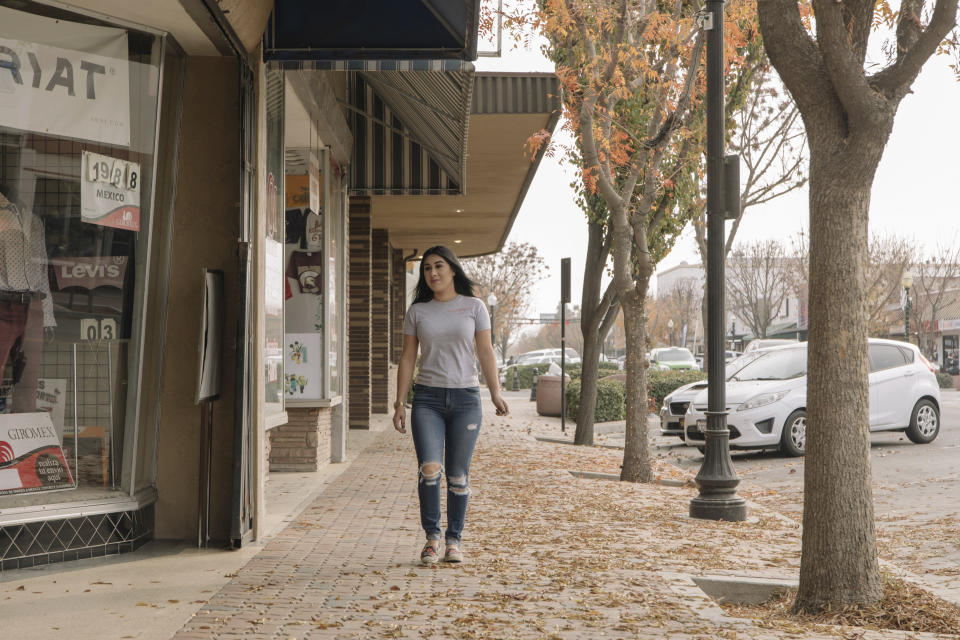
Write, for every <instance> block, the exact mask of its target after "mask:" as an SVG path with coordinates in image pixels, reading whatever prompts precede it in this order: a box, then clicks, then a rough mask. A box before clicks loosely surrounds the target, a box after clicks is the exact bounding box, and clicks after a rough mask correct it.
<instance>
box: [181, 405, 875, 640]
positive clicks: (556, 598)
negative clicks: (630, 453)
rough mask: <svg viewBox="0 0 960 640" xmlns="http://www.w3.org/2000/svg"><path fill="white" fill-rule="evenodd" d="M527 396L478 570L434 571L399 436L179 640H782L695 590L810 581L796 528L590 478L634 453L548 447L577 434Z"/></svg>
mask: <svg viewBox="0 0 960 640" xmlns="http://www.w3.org/2000/svg"><path fill="white" fill-rule="evenodd" d="M510 395H511V396H513V397H510V398H508V401H509V402H510V404H511V411H512V416H510V417H507V418H490V417H487V418H485V423H484V427H483V430H484V431H483V433H482V435H481V438H480V444H479V446H478V449H477V453H476V456H475V458H474V463H473V467H472V469H471V487H472V491H473V495H472V498H471V507H470V513H469V514H468V523H467V530H466V531H465V537H464V552H465V554H466V562H465V563H464V564H463V565H461V566H456V565H440V566H437V567H433V568H430V567H422V566H420V565H419V564H418V562H417V561H416V559H417V555H418V553H419V550H420V546H421V545H422V533H421V532H420V531H419V524H418V515H417V497H416V461H415V458H414V455H413V447H412V445H411V442H410V439H409V436H400V435H398V434H396V433H394V432H392V431H384V432H383V433H382V434H381V435H380V436H379V437H378V438H377V439H376V441H375V442H374V443H373V444H372V445H371V446H370V447H369V448H368V449H367V450H366V451H365V452H364V453H363V454H362V455H361V456H360V457H359V458H358V460H357V461H356V462H355V463H354V464H353V465H351V467H350V468H349V469H348V470H347V471H346V472H345V473H344V474H343V475H341V476H340V477H339V478H338V479H337V480H336V481H335V482H334V483H332V484H331V486H330V487H329V488H328V489H327V490H326V491H325V492H324V493H323V494H322V495H320V496H319V497H318V498H317V499H316V500H315V501H314V502H313V504H312V505H311V506H310V507H309V508H308V509H307V510H306V511H304V513H303V514H302V515H301V516H300V517H299V518H298V519H297V520H296V521H295V522H293V523H292V524H291V525H290V526H288V527H287V528H286V529H285V530H284V531H283V532H282V533H281V534H280V535H278V536H277V538H275V539H274V540H273V541H271V542H270V543H269V544H268V545H267V547H266V548H265V549H264V551H263V552H261V553H260V554H258V555H257V557H256V558H254V559H253V560H252V561H251V562H250V563H249V564H247V565H246V566H245V567H244V568H243V569H241V570H240V571H239V572H238V575H237V576H236V578H234V579H233V580H232V581H231V582H230V583H229V584H228V585H226V586H225V587H224V588H223V589H221V590H220V591H219V592H218V593H217V594H216V595H214V596H213V597H212V598H210V600H209V602H208V603H207V604H206V605H204V606H201V607H200V608H199V610H198V611H197V614H196V615H195V616H194V618H193V619H192V620H190V621H189V622H188V623H187V624H186V625H185V626H184V627H183V629H181V630H180V632H179V633H177V634H176V636H175V638H178V639H183V640H186V639H207V638H282V639H288V638H297V639H299V638H437V639H442V638H594V637H600V636H602V637H605V638H663V637H670V638H695V637H696V638H705V637H711V638H712V637H717V636H721V637H748V638H778V637H782V633H781V632H779V631H778V630H775V629H774V630H766V629H760V628H758V627H754V626H751V625H749V624H748V623H746V622H737V621H734V620H732V619H729V618H724V617H723V616H722V614H721V613H720V611H719V609H718V608H717V607H716V606H715V605H713V604H712V602H711V601H709V600H708V599H707V598H706V597H705V596H703V595H702V593H700V592H699V591H698V590H697V589H696V588H695V587H693V586H692V582H691V581H690V580H689V577H688V574H703V573H711V574H717V573H720V574H723V573H736V574H737V575H750V576H755V577H761V576H768V577H787V578H789V577H792V576H794V575H795V574H796V571H797V569H798V566H799V536H798V531H797V528H798V527H797V525H796V524H795V523H793V522H792V521H789V520H786V519H782V518H778V517H776V516H774V515H772V514H764V513H759V514H757V513H755V514H754V515H753V517H752V518H751V520H750V521H749V522H746V523H715V522H703V521H693V520H691V519H690V518H688V517H687V509H688V504H689V500H690V498H691V497H693V495H694V492H693V490H692V489H689V488H672V487H664V486H659V485H630V484H622V483H618V482H609V481H602V480H585V479H577V478H574V477H573V476H572V475H571V474H570V473H569V472H568V470H582V471H599V472H607V473H615V472H616V471H617V470H618V467H619V462H620V456H621V454H620V452H619V451H616V450H610V449H597V448H591V449H585V448H579V447H571V446H567V445H563V444H550V443H544V442H538V441H537V440H535V439H534V438H533V436H534V435H536V434H540V433H547V432H551V431H552V432H553V433H552V435H559V434H557V433H556V432H557V431H558V422H559V421H557V420H553V419H544V418H540V417H539V416H536V414H535V412H534V409H533V403H529V402H527V401H526V399H525V398H523V397H521V396H522V394H510ZM486 404H487V406H486V408H485V416H492V415H493V411H492V406H490V405H489V402H487V403H486ZM376 419H377V420H386V419H387V418H386V416H382V417H381V416H378V417H376ZM659 472H660V473H666V472H667V469H660V470H659ZM794 631H795V633H794V634H793V637H810V638H813V637H827V635H824V636H817V635H816V634H813V633H803V632H802V631H799V632H796V631H797V630H794ZM738 632H739V633H743V634H744V636H738V635H737V633H738ZM872 635H873V634H870V633H867V634H865V635H864V636H862V637H865V638H869V637H871V636H872ZM875 637H883V636H882V635H879V634H878V635H876V636H875Z"/></svg>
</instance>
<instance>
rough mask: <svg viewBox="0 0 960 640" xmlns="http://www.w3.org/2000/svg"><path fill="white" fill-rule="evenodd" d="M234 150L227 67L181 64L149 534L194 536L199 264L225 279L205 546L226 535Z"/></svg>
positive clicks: (232, 83)
mask: <svg viewBox="0 0 960 640" xmlns="http://www.w3.org/2000/svg"><path fill="white" fill-rule="evenodd" d="M239 145H240V112H239V88H238V78H237V68H236V61H235V60H232V59H230V58H205V57H191V58H188V59H187V62H186V72H185V80H184V97H183V117H182V124H181V130H180V159H179V171H178V185H179V187H178V191H177V196H176V205H175V209H174V228H173V249H172V260H171V264H172V267H171V270H170V274H169V277H170V300H169V308H168V316H167V334H166V349H165V353H164V365H163V367H164V374H163V380H164V383H163V391H162V395H161V398H162V400H161V402H162V414H161V415H162V417H161V422H160V428H159V436H158V440H159V453H158V476H157V490H158V493H159V499H158V502H157V512H156V529H155V536H156V537H157V538H175V539H190V538H193V537H195V536H196V532H197V494H198V486H199V485H198V482H199V451H200V408H199V407H198V406H197V405H195V404H194V394H195V393H196V379H197V345H198V340H199V331H200V314H201V306H200V305H201V295H200V294H201V269H202V268H204V267H206V268H212V269H221V270H223V272H224V276H225V278H224V280H225V299H226V305H225V307H226V309H225V323H224V333H223V336H224V354H223V360H222V362H221V366H222V371H223V378H222V380H223V392H222V394H221V396H220V399H219V400H217V401H216V402H215V404H214V411H213V415H214V427H213V468H212V505H213V506H212V511H211V529H210V532H211V537H212V538H213V539H215V540H225V539H226V538H227V537H228V535H229V533H230V529H229V523H230V513H231V495H232V491H231V487H232V473H231V460H232V452H233V398H234V369H235V362H236V326H237V315H236V314H237V308H238V301H239V292H238V288H237V236H238V227H239V202H238V200H239V193H240V191H239V176H240V167H239V161H240V147H239ZM161 277H162V276H161Z"/></svg>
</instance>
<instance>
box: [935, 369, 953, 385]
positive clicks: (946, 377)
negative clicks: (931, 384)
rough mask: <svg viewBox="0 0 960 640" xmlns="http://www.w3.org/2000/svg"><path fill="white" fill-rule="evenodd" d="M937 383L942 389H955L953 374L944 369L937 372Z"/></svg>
mask: <svg viewBox="0 0 960 640" xmlns="http://www.w3.org/2000/svg"><path fill="white" fill-rule="evenodd" d="M937 384H939V385H940V388H941V389H953V376H951V375H950V374H949V373H944V372H942V371H938V372H937Z"/></svg>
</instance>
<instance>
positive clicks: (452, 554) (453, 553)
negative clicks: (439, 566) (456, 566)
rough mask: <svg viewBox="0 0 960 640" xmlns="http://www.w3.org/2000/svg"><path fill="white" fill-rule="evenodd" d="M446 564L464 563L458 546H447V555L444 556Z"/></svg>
mask: <svg viewBox="0 0 960 640" xmlns="http://www.w3.org/2000/svg"><path fill="white" fill-rule="evenodd" d="M443 561H444V562H463V553H462V552H461V551H460V547H459V546H458V545H456V544H448V545H447V553H446V555H445V556H443Z"/></svg>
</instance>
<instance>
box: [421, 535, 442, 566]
mask: <svg viewBox="0 0 960 640" xmlns="http://www.w3.org/2000/svg"><path fill="white" fill-rule="evenodd" d="M439 546H440V541H439V540H427V544H425V545H423V551H421V552H420V563H421V564H436V563H438V562H440V553H439V551H438V547H439Z"/></svg>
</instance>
